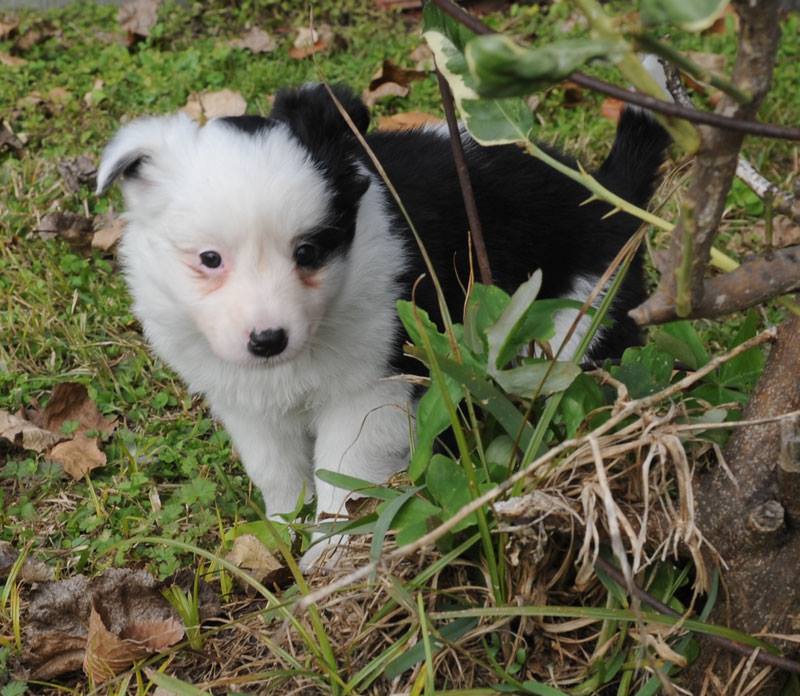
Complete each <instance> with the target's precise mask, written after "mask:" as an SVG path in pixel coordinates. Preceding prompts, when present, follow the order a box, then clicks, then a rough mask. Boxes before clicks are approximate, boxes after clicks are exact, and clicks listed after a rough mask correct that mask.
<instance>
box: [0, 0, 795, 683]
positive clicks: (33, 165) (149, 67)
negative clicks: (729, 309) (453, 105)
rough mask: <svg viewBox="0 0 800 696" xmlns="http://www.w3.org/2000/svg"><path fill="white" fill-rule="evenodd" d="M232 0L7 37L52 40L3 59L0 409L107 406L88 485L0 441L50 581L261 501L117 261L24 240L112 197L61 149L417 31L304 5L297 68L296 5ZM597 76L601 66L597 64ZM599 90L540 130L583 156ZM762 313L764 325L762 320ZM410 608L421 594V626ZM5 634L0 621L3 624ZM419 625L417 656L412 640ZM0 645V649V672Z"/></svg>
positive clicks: (770, 150) (195, 531)
mask: <svg viewBox="0 0 800 696" xmlns="http://www.w3.org/2000/svg"><path fill="white" fill-rule="evenodd" d="M231 5H232V4H228V3H202V4H200V3H196V4H191V5H183V4H182V5H178V4H174V3H167V4H166V5H165V6H164V7H163V8H162V10H161V13H160V21H159V23H158V24H157V25H156V27H155V29H154V30H153V32H152V35H151V37H150V38H149V39H147V40H146V41H144V42H142V43H141V44H138V45H137V46H135V47H133V48H131V49H128V48H126V47H125V46H123V45H120V44H119V43H117V42H115V41H114V40H113V39H112V40H109V39H108V36H109V35H114V34H115V32H118V29H117V23H116V10H115V9H114V8H111V7H108V6H95V5H92V4H90V3H76V4H74V5H72V6H71V7H69V8H67V9H64V10H58V11H53V12H49V13H23V14H21V15H19V16H20V17H21V20H22V22H21V26H20V33H21V34H25V33H26V32H28V31H29V30H31V29H33V28H35V27H40V26H43V24H50V25H52V26H55V27H58V29H59V36H58V37H54V38H49V39H47V40H46V41H44V42H43V43H40V44H38V45H36V46H34V47H33V48H31V49H29V50H28V51H26V52H24V54H23V57H24V58H25V60H26V61H27V63H26V64H25V65H22V66H19V67H15V68H7V67H5V66H0V114H3V117H4V118H5V119H6V120H7V121H8V123H9V125H10V126H11V127H12V128H13V130H14V131H15V132H16V133H17V134H18V135H23V136H24V139H25V140H26V144H25V147H24V149H23V151H22V153H21V154H16V153H13V152H10V151H0V408H4V409H8V410H10V411H16V410H18V409H20V408H23V407H30V406H33V405H37V404H39V405H44V404H45V402H46V400H47V398H48V395H49V394H50V392H51V391H52V389H53V387H54V385H56V384H58V383H59V382H63V381H78V382H82V383H84V384H86V385H87V387H88V388H89V392H90V395H91V396H92V398H93V399H94V400H95V402H96V403H97V404H98V406H99V408H100V410H101V411H102V412H103V413H104V414H106V415H109V416H114V417H116V418H118V419H119V427H118V428H117V430H116V432H115V433H114V435H113V436H112V438H111V440H110V442H108V443H107V444H106V445H105V448H104V449H105V452H106V454H107V456H108V464H107V465H106V466H105V467H104V468H102V469H98V470H95V471H94V472H92V475H91V481H88V480H84V481H79V482H72V481H68V480H67V479H66V478H65V477H64V475H63V474H62V472H61V471H60V469H59V468H58V467H56V466H54V465H52V464H50V463H48V462H47V461H46V460H45V459H44V458H43V457H41V456H33V455H31V454H27V453H20V452H18V451H9V450H3V449H0V540H6V541H10V542H12V543H13V544H14V545H15V546H16V547H17V548H22V547H23V546H25V544H27V543H29V542H32V543H33V546H32V550H31V553H32V554H33V555H35V556H37V557H40V558H43V559H45V560H46V561H47V562H48V563H50V564H51V565H53V566H54V567H55V569H56V572H57V574H58V575H59V576H64V577H66V576H69V575H72V574H75V573H78V572H84V573H88V574H92V573H95V572H98V571H99V570H102V569H103V568H105V567H108V566H111V565H120V566H122V565H124V566H140V565H144V566H146V567H147V568H148V569H150V570H151V571H152V572H153V573H154V574H155V575H157V576H158V577H161V578H164V577H167V576H169V575H170V574H172V573H174V572H175V571H177V570H178V569H180V568H182V567H186V566H188V565H190V564H191V562H192V556H191V554H189V553H187V552H183V551H180V550H179V549H178V546H176V545H172V546H163V545H162V546H160V545H152V544H147V545H144V544H143V545H139V546H136V547H134V548H131V547H130V546H120V543H121V542H124V541H126V540H129V539H131V538H134V537H144V536H163V537H168V538H170V539H172V540H174V541H175V542H178V543H182V544H188V545H197V546H201V547H203V548H205V549H209V550H212V551H217V550H219V549H221V548H223V547H224V546H225V544H226V542H227V541H228V540H229V538H230V537H231V530H233V529H235V528H236V527H237V525H239V524H244V523H253V522H257V521H258V520H259V519H260V513H259V506H260V501H259V499H258V496H257V494H256V492H255V491H254V490H253V489H252V487H251V486H250V484H249V481H248V479H247V477H246V475H245V474H244V471H243V470H242V468H241V466H240V465H239V463H238V460H237V458H236V456H235V454H234V452H233V451H232V447H231V443H230V439H229V437H228V436H227V435H226V433H225V432H224V431H223V430H222V429H221V428H220V427H219V426H218V425H216V424H215V423H214V422H213V421H212V420H211V419H210V417H209V415H208V413H207V411H206V410H205V406H204V404H203V403H202V401H201V400H199V399H197V398H193V397H192V396H190V395H189V394H187V392H186V390H185V388H184V387H183V385H182V384H181V383H180V382H179V381H178V380H177V379H176V377H175V376H174V375H173V374H172V373H171V372H170V370H169V369H167V368H166V367H165V366H164V365H162V364H161V363H159V362H158V361H157V360H156V359H154V358H153V357H152V356H151V355H150V353H149V352H148V350H147V348H146V346H145V344H144V342H143V339H142V336H141V333H140V329H139V326H138V324H137V322H136V321H135V319H134V318H133V316H132V314H131V311H130V301H129V298H128V295H127V292H126V290H125V287H124V283H123V281H122V278H121V275H120V270H119V268H118V266H117V264H116V262H115V260H114V259H113V258H109V257H103V256H102V255H100V254H99V253H97V252H94V253H92V254H91V255H90V256H83V255H79V254H77V253H75V252H73V251H71V250H70V249H69V248H68V247H67V246H66V245H65V244H64V243H63V242H61V241H58V240H51V241H44V240H42V239H40V238H39V237H38V235H37V234H36V226H37V221H38V219H39V218H40V217H41V216H43V215H44V214H45V213H47V212H49V211H50V210H52V209H60V210H63V211H70V212H83V211H87V212H88V214H90V215H95V214H100V213H104V212H106V211H107V210H108V209H109V208H112V207H113V208H115V209H117V210H118V209H119V208H120V207H121V201H120V198H119V195H118V194H113V195H110V196H105V197H103V198H97V197H95V196H94V194H93V192H92V191H91V190H90V189H89V188H88V187H87V186H82V187H81V188H80V189H79V190H78V191H77V192H75V193H70V192H69V191H67V190H66V188H65V187H64V186H63V184H62V182H61V178H60V175H59V173H58V170H57V165H58V162H59V161H60V160H61V159H63V158H65V157H74V156H77V155H81V154H90V155H91V156H93V157H95V158H96V157H97V156H98V155H99V153H100V151H101V149H102V147H103V145H104V144H105V143H106V142H107V141H108V139H109V138H110V137H111V135H112V134H113V133H114V131H115V129H116V128H117V127H118V126H119V125H120V123H121V122H122V121H124V120H126V119H130V118H133V117H136V116H139V115H142V114H152V113H165V112H170V111H173V110H175V109H177V108H179V107H181V106H182V105H183V104H184V103H185V102H186V100H187V97H188V96H189V95H190V94H191V93H192V92H200V91H204V90H217V89H221V88H229V89H233V90H237V91H240V92H241V93H242V95H243V96H244V97H245V99H246V100H247V103H248V111H249V112H250V113H266V112H268V111H269V97H270V95H272V94H274V92H275V91H276V90H278V89H279V88H280V87H283V86H286V85H292V84H298V83H301V82H303V81H307V80H316V79H320V78H324V79H326V80H329V81H334V82H335V81H342V82H346V83H348V84H350V85H352V86H353V87H355V88H356V89H357V90H361V89H363V88H365V87H366V85H367V84H368V82H369V80H370V78H371V76H372V74H373V73H374V72H375V70H376V69H377V68H378V67H379V66H380V64H381V62H382V61H383V60H384V59H391V60H393V61H394V62H396V63H398V64H400V65H403V66H407V67H412V61H411V59H410V58H409V54H410V53H411V51H412V50H413V49H414V48H415V47H416V46H418V45H419V44H420V42H421V37H420V32H419V28H418V27H417V26H416V25H415V24H414V23H413V22H411V21H409V20H408V19H407V18H404V17H403V16H401V15H397V14H392V13H388V12H377V11H375V10H374V9H372V8H373V7H374V3H373V2H372V1H371V0H348V1H347V2H334V1H333V0H330V1H324V2H320V3H318V4H317V7H316V12H315V14H316V17H317V20H318V21H319V20H322V21H330V22H331V23H332V24H334V26H335V29H336V32H337V34H338V35H340V36H341V37H342V38H343V39H344V41H345V43H346V48H343V47H338V48H334V49H333V50H332V51H331V52H330V53H327V54H320V55H318V56H317V57H316V59H315V60H310V59H306V60H301V61H297V60H292V59H291V58H289V57H288V55H287V50H288V48H289V46H290V45H291V41H292V39H293V37H294V30H295V29H296V28H297V27H300V26H303V25H304V24H306V23H307V17H308V15H307V13H306V12H304V11H302V8H298V4H297V3H293V2H288V1H283V2H281V1H269V0H262V1H261V2H244V3H242V4H241V5H240V6H238V7H231ZM568 16H569V10H568V8H567V6H566V5H565V4H564V3H557V4H556V5H554V7H553V9H552V10H551V11H550V13H549V15H548V13H547V11H545V10H541V9H539V8H538V7H537V6H513V7H512V9H511V11H510V12H509V13H508V14H507V15H506V16H504V17H499V16H498V17H492V18H490V19H489V21H490V22H491V23H493V24H494V26H496V27H498V28H503V29H507V30H509V31H511V32H513V33H515V34H518V35H524V36H529V37H534V38H535V39H536V40H544V39H547V38H548V37H551V36H554V35H555V34H556V33H558V32H559V23H560V22H562V21H564V20H566V19H567V17H568ZM248 23H254V24H258V25H260V26H262V27H263V28H265V29H267V30H269V31H271V32H273V33H274V34H275V35H276V36H277V37H278V38H279V48H278V49H277V50H276V51H275V52H273V53H270V54H266V55H260V56H253V55H251V54H250V53H248V52H245V51H241V50H236V49H232V48H230V47H229V46H227V44H226V39H228V38H232V37H235V36H237V35H238V34H240V33H241V32H242V31H243V30H244V29H245V27H246V26H247V24H248ZM799 30H800V22H798V18H797V16H794V17H793V18H791V19H790V20H789V21H788V22H787V23H786V25H785V27H784V37H785V40H784V42H783V44H782V48H781V58H780V60H779V64H778V66H777V69H776V87H775V89H774V90H773V92H772V93H771V94H770V96H769V97H768V99H767V102H766V103H765V105H764V107H763V108H762V110H761V118H762V119H763V120H766V121H773V122H776V123H786V124H790V123H796V122H797V121H798V117H799V116H800V114H799V113H798V112H799V111H800V108H798V106H797V99H796V90H797V85H798V84H800V60H798V58H800V40H798V39H797V37H798V36H800V31H799ZM733 39H734V37H733V33H732V30H731V31H729V32H728V33H727V34H726V35H718V36H717V35H715V36H711V37H688V36H686V37H684V36H681V37H678V38H677V39H676V45H677V46H678V47H679V48H682V49H691V50H702V51H711V52H721V53H724V54H725V55H726V56H727V57H728V58H729V59H730V57H731V56H732V51H733V46H734V43H733ZM12 44H13V39H8V40H6V41H0V52H8V51H9V50H10V49H11V47H12ZM596 72H597V73H598V74H600V75H603V76H605V77H612V76H613V74H612V72H611V71H610V70H609V69H604V68H597V69H596ZM97 80H102V84H99V83H98V82H96V81H97ZM54 88H58V89H62V90H66V92H67V93H68V96H67V98H66V99H65V100H64V101H63V103H50V104H49V105H43V104H41V103H38V102H36V100H32V99H31V98H30V97H31V96H35V94H34V93H37V94H38V95H39V96H41V97H43V98H44V99H45V100H48V96H47V95H48V93H49V92H50V91H51V90H53V89H54ZM88 93H92V97H91V100H90V102H91V103H90V104H89V105H87V103H86V101H85V100H84V95H86V94H88ZM601 102H602V98H601V97H599V96H596V95H592V94H588V93H583V94H582V95H581V99H580V101H579V103H578V104H577V105H575V106H570V107H567V108H565V105H564V89H563V88H562V87H560V86H559V87H553V88H551V89H549V90H547V91H546V93H545V94H543V95H542V99H541V103H540V105H539V107H538V110H537V114H538V116H539V122H540V131H539V133H538V137H539V139H541V140H542V141H544V142H548V143H553V144H557V145H558V146H560V147H562V148H565V149H567V150H569V151H571V152H574V153H576V154H579V155H580V157H581V159H582V160H584V161H585V162H587V163H590V164H597V163H599V162H600V161H601V160H602V158H603V156H604V155H605V153H606V152H607V151H608V148H609V147H610V143H611V140H612V138H613V131H614V126H613V124H612V123H610V122H609V121H606V120H605V119H602V118H600V117H599V115H598V111H599V105H600V103H601ZM412 109H418V110H423V111H429V112H432V113H436V114H439V113H441V109H440V105H439V99H438V91H437V88H436V84H435V81H434V80H433V79H428V80H424V81H420V82H415V83H413V84H412V88H411V94H410V95H409V97H408V98H405V99H398V98H393V99H391V100H388V101H384V102H381V103H379V105H378V106H377V107H376V108H375V109H374V110H373V113H374V115H376V116H377V115H381V114H384V113H393V112H397V111H408V110H412ZM746 153H747V155H748V156H749V157H750V158H751V159H752V161H753V162H754V164H756V165H757V166H760V167H761V168H762V169H763V171H764V173H765V174H766V175H767V176H769V177H770V178H771V179H772V180H773V181H775V182H777V183H779V184H781V185H782V186H785V187H787V188H791V186H792V185H793V183H794V180H795V178H796V177H797V175H798V173H797V172H796V171H794V170H793V162H794V161H795V158H796V157H797V145H796V144H787V143H780V142H771V141H761V140H754V141H750V143H749V144H748V146H747V149H746ZM730 208H731V211H730V216H731V217H732V218H733V219H736V220H737V222H738V223H739V224H742V225H747V224H753V223H754V222H755V221H756V220H757V219H758V215H759V212H760V211H759V208H758V205H757V201H756V202H754V201H753V200H752V197H751V196H749V195H748V194H747V192H745V191H743V190H741V187H738V188H737V190H736V191H735V192H734V194H732V196H731V199H730ZM665 210H666V213H665V214H666V215H667V216H668V213H669V211H670V210H672V208H671V207H670V206H669V205H668V206H667V208H666V209H665ZM769 312H770V315H769V316H770V317H771V318H772V319H774V318H776V317H777V316H778V315H777V314H776V313H775V310H769ZM740 323H741V321H740V319H736V318H734V319H733V320H731V321H727V322H718V323H712V322H703V323H701V324H699V326H700V328H701V333H702V335H703V337H704V339H705V341H706V343H707V344H709V345H711V346H712V348H715V347H716V346H718V345H721V344H726V343H727V342H728V339H729V338H730V336H731V335H732V334H733V333H735V331H736V330H737V328H738V326H739V324H740ZM419 598H420V602H421V601H422V599H421V595H419ZM412 608H413V607H412ZM424 616H425V613H424V610H423V609H422V606H421V604H420V607H419V617H420V621H422V622H423V623H424V621H425V619H424ZM3 628H4V627H3V625H2V620H0V634H2V633H3V632H4V631H3ZM0 637H2V636H1V635H0ZM424 638H425V642H424V646H425V652H424V658H425V659H426V664H428V665H430V664H431V654H430V649H431V646H430V644H429V642H428V636H427V633H425V634H424ZM9 651H10V648H8V647H7V646H6V647H3V644H2V643H0V673H2V672H3V665H4V664H5V662H6V660H7V659H8V656H9V654H10V653H9ZM425 679H426V681H427V677H425ZM0 681H2V680H0ZM425 689H426V693H427V691H428V690H429V684H427V683H426V685H425Z"/></svg>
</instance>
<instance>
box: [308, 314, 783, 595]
mask: <svg viewBox="0 0 800 696" xmlns="http://www.w3.org/2000/svg"><path fill="white" fill-rule="evenodd" d="M776 333H777V332H776V329H774V328H770V329H766V330H765V331H762V332H761V333H760V334H758V335H757V336H754V337H753V338H751V339H749V340H747V341H745V342H744V343H741V344H740V345H738V346H736V347H735V348H733V349H732V350H730V351H728V352H727V353H725V354H724V355H720V356H717V357H716V358H714V359H713V360H710V361H709V362H708V363H706V364H705V365H704V366H703V367H701V368H700V369H699V370H697V371H696V372H693V373H692V374H690V375H687V376H686V377H684V378H683V379H681V380H679V381H678V382H675V384H671V385H670V386H669V387H667V388H666V389H663V390H662V391H660V392H657V393H655V394H651V395H650V396H645V397H643V398H641V399H637V400H636V401H631V402H629V403H628V404H626V405H625V407H624V408H622V409H620V410H619V412H618V413H617V414H616V415H614V416H612V417H611V418H609V419H608V420H607V421H605V423H603V424H602V425H600V426H598V427H597V428H595V430H593V431H592V432H590V433H588V434H587V435H584V436H582V437H579V438H572V439H569V440H564V441H563V442H561V443H560V444H559V445H557V446H556V447H553V448H552V449H551V450H549V451H548V452H545V453H544V454H543V455H541V456H540V457H538V458H537V459H535V460H533V461H532V462H531V463H530V464H529V465H528V466H526V467H525V468H524V469H520V470H519V471H517V472H516V473H514V474H512V475H511V476H509V477H508V478H507V479H506V480H505V481H503V482H502V483H499V484H498V485H497V486H495V487H494V488H492V489H491V490H489V491H487V492H486V493H484V494H483V495H481V496H478V497H477V498H475V499H473V500H472V501H471V502H470V503H468V504H467V505H464V506H463V507H462V508H461V509H460V510H459V511H458V512H456V513H455V514H454V515H453V516H452V517H450V518H448V519H447V520H446V521H445V522H443V523H442V524H440V525H439V526H438V527H436V528H435V529H433V530H432V531H430V532H428V533H427V534H425V535H423V536H422V537H420V538H419V539H417V540H416V541H414V542H411V543H410V544H406V545H405V546H401V547H400V548H397V549H395V550H394V551H391V552H389V553H387V554H385V555H381V556H380V557H379V558H378V559H377V560H376V561H373V562H371V563H368V564H367V565H365V566H362V567H361V568H358V569H357V570H354V571H353V572H352V573H349V574H348V575H344V576H342V577H340V578H338V579H337V580H334V581H333V582H331V583H330V584H328V585H326V586H325V587H321V588H320V589H318V590H315V591H314V592H311V593H310V594H308V595H306V596H305V597H303V598H302V599H301V600H300V601H299V602H298V603H297V608H298V610H299V611H304V610H305V609H307V608H308V607H309V606H310V605H312V604H316V603H318V602H320V601H321V600H323V599H325V598H326V597H328V596H330V595H332V594H334V593H336V592H338V591H339V590H342V589H344V588H345V587H348V586H349V585H352V584H353V583H354V582H358V581H359V580H363V579H364V578H366V577H368V576H369V575H370V574H372V573H374V572H377V571H378V569H379V568H380V567H384V566H386V565H387V564H390V563H391V562H393V561H396V560H398V559H400V558H405V557H406V556H408V555H410V554H412V553H415V552H416V551H418V550H420V549H422V548H425V547H426V546H430V545H432V544H434V543H435V542H436V541H437V540H438V539H440V538H441V537H442V536H444V535H445V534H447V533H448V532H449V531H450V530H452V529H453V528H454V527H455V526H456V525H457V524H459V523H460V522H461V521H462V520H465V519H466V518H467V517H469V516H470V515H471V514H473V513H474V512H475V511H476V510H478V509H479V508H481V507H483V506H484V505H487V504H488V503H491V502H492V501H493V500H495V499H496V498H498V497H499V496H500V495H502V494H503V493H505V492H506V491H508V490H510V489H511V488H513V487H514V486H515V485H516V484H517V483H518V482H519V481H522V480H524V479H526V478H528V477H529V476H531V475H532V474H534V473H535V472H536V471H537V470H538V469H539V468H540V467H541V466H542V465H544V464H546V463H548V462H550V461H552V460H553V459H555V458H556V457H557V456H559V455H560V454H561V453H562V452H564V451H565V450H567V449H570V448H574V447H581V446H584V445H586V444H587V443H588V442H589V438H591V437H600V436H601V435H604V434H605V433H607V432H609V431H610V430H612V429H613V428H615V427H616V426H617V425H619V424H620V423H622V422H623V421H624V420H625V419H626V418H628V417H630V416H631V415H633V414H634V413H638V412H640V411H644V410H646V409H648V408H651V407H653V406H655V405H656V404H658V403H660V402H661V401H664V400H666V399H670V398H672V397H673V396H675V395H676V394H679V393H681V392H683V391H685V390H686V389H688V388H689V387H691V386H692V385H693V384H695V383H696V382H698V381H699V380H701V379H702V378H703V377H705V376H706V375H708V374H710V373H711V372H713V371H714V370H716V369H717V368H718V367H720V366H721V365H723V364H724V363H726V362H727V361H729V360H732V359H733V358H735V357H736V356H737V355H741V354H742V353H744V352H745V351H747V350H750V349H751V348H754V347H755V346H759V345H761V344H763V343H766V342H768V341H774V340H775V336H776Z"/></svg>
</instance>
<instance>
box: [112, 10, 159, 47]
mask: <svg viewBox="0 0 800 696" xmlns="http://www.w3.org/2000/svg"><path fill="white" fill-rule="evenodd" d="M160 5H161V0H125V1H124V2H123V3H122V5H121V6H120V8H119V11H118V13H117V21H118V22H119V24H120V26H121V27H122V28H123V29H124V30H125V32H126V33H127V37H128V39H127V43H128V46H133V45H134V44H135V43H136V42H137V41H141V40H142V39H145V38H147V37H148V36H150V30H151V29H152V28H153V27H154V26H155V23H156V20H157V19H158V8H159V7H160Z"/></svg>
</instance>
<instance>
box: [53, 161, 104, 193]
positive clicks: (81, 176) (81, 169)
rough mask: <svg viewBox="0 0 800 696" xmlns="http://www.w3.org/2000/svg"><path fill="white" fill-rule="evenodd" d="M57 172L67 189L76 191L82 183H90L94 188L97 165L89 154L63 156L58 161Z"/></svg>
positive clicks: (71, 191)
mask: <svg viewBox="0 0 800 696" xmlns="http://www.w3.org/2000/svg"><path fill="white" fill-rule="evenodd" d="M58 173H59V174H61V178H62V179H63V181H64V185H65V186H66V188H67V191H69V192H70V193H77V192H78V191H79V190H80V188H81V185H82V184H90V185H92V188H94V185H93V184H94V180H95V177H96V176H97V167H96V166H95V163H94V160H93V159H92V158H91V157H89V155H79V156H78V157H65V158H64V159H62V160H61V161H60V162H59V163H58Z"/></svg>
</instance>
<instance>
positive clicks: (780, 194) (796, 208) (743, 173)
mask: <svg viewBox="0 0 800 696" xmlns="http://www.w3.org/2000/svg"><path fill="white" fill-rule="evenodd" d="M736 176H738V177H739V178H740V179H741V180H742V181H744V183H745V184H747V185H748V186H749V187H750V188H751V189H752V190H753V192H754V193H755V194H756V195H757V196H758V197H759V198H771V199H772V208H773V210H774V211H776V212H778V213H783V214H784V215H786V216H787V217H790V218H791V219H792V220H794V221H795V222H798V223H800V200H798V199H797V198H796V197H795V196H793V195H791V194H790V193H786V191H781V190H780V189H779V188H778V187H777V186H776V185H775V184H773V183H772V182H771V181H768V180H767V179H765V178H764V177H763V176H762V175H761V174H760V173H759V172H758V170H757V169H756V168H755V167H754V166H753V165H752V164H750V162H749V161H748V160H746V159H745V158H744V157H739V163H738V164H737V165H736Z"/></svg>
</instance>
